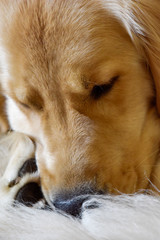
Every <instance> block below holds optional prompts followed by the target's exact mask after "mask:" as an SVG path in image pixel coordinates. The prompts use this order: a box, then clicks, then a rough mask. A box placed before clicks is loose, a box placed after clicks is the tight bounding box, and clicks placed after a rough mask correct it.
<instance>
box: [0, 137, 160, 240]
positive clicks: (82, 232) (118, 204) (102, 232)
mask: <svg viewBox="0 0 160 240" xmlns="http://www.w3.org/2000/svg"><path fill="white" fill-rule="evenodd" d="M22 138H23V137H22V136H21V137H20V136H19V138H17V134H16V133H11V134H8V135H4V136H2V137H1V138H0V160H1V175H2V174H3V171H4V170H5V168H6V166H7V163H8V160H9V159H11V158H12V156H13V150H14V151H15V150H16V149H19V151H20V150H21V151H22V150H23V152H25V149H26V147H27V146H28V142H27V141H24V142H22ZM15 140H16V141H15ZM19 146H21V147H19ZM22 146H23V149H22ZM1 191H2V185H1V187H0V193H1ZM93 206H94V208H93ZM96 206H97V207H96ZM159 225H160V198H159V197H156V196H155V197H153V196H149V195H143V194H137V195H134V196H129V195H121V196H114V197H113V196H107V195H106V196H103V197H102V196H94V197H91V198H90V200H88V201H86V202H85V203H84V204H83V213H82V219H81V220H77V219H73V218H71V217H67V216H64V215H62V214H59V213H57V212H50V211H44V210H38V209H33V208H27V207H22V206H20V207H18V208H13V207H11V206H4V203H3V202H2V201H0V239H2V240H14V239H16V240H21V239H23V240H30V239H34V240H46V239H47V240H58V239H61V240H69V239H74V240H95V239H109V240H115V239H116V240H135V239H136V240H151V239H159V236H160V228H159Z"/></svg>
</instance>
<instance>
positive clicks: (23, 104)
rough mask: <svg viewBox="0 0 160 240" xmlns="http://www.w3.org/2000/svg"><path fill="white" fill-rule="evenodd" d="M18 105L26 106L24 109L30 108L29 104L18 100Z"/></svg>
mask: <svg viewBox="0 0 160 240" xmlns="http://www.w3.org/2000/svg"><path fill="white" fill-rule="evenodd" d="M20 105H21V106H22V107H24V108H26V109H30V106H29V105H27V104H26V103H22V102H20Z"/></svg>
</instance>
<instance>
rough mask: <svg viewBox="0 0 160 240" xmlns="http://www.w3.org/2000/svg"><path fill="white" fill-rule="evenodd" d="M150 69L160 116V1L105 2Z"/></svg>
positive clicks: (128, 0)
mask: <svg viewBox="0 0 160 240" xmlns="http://www.w3.org/2000/svg"><path fill="white" fill-rule="evenodd" d="M105 4H106V5H107V6H106V7H107V8H108V9H109V10H111V11H112V13H113V14H114V15H115V16H116V18H118V20H119V21H120V22H121V23H122V24H123V25H124V26H125V28H126V30H127V32H128V33H129V35H130V37H131V39H132V41H133V43H134V44H135V46H136V47H137V48H138V51H141V52H142V53H144V56H145V57H146V60H147V63H148V65H149V67H150V70H151V73H152V76H153V79H154V83H155V88H156V100H157V109H158V112H159V114H160V0H127V1H126V0H105Z"/></svg>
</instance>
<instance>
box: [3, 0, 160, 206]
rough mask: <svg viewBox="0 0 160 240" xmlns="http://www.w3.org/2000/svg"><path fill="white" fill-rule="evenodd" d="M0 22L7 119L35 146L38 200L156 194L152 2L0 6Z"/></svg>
mask: <svg viewBox="0 0 160 240" xmlns="http://www.w3.org/2000/svg"><path fill="white" fill-rule="evenodd" d="M0 16H1V20H0V29H1V30H0V39H1V41H0V64H1V68H0V69H1V85H2V89H3V90H2V93H3V94H4V95H6V96H7V115H8V119H9V122H10V125H11V127H12V129H14V130H16V131H20V132H23V133H25V134H27V135H29V136H30V137H31V138H32V139H33V140H34V141H35V144H36V158H37V164H38V168H39V172H40V178H41V184H42V189H43V193H44V195H45V196H46V199H47V200H48V202H50V201H52V200H53V199H54V195H55V193H57V192H60V191H62V190H64V189H65V190H66V191H67V190H69V191H70V190H71V189H75V188H76V187H77V186H81V185H86V184H89V185H90V186H91V185H93V186H94V188H96V189H97V190H103V191H106V190H108V191H110V192H111V193H118V192H119V191H120V192H124V193H133V192H135V191H138V190H139V189H147V188H151V186H150V182H152V183H153V184H155V185H156V187H158V188H159V187H160V186H159V184H160V164H159V163H160V160H159V143H160V120H159V116H158V111H157V108H156V100H155V95H157V96H156V99H157V106H158V109H160V107H159V103H160V101H159V97H160V94H159V91H160V87H159V85H160V83H159V76H160V74H159V71H160V70H159V69H158V66H159V61H160V60H159V58H160V46H159V45H160V32H158V31H159V25H160V17H159V16H160V4H159V1H158V0H153V1H149V0H128V1H125V0H90V1H87V0H54V1H49V0H14V1H13V0H1V1H0ZM153 80H154V81H153ZM109 85H110V88H109V90H104V89H106V88H107V87H108V86H109ZM112 85H113V86H112ZM154 86H156V92H155V88H154ZM105 87H106V88H105ZM103 91H104V92H103ZM105 91H106V92H105ZM99 92H100V93H99ZM97 94H100V95H97Z"/></svg>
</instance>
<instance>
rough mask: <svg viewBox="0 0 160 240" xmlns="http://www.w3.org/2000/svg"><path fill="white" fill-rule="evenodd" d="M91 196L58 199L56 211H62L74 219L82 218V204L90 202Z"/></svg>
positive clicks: (56, 200)
mask: <svg viewBox="0 0 160 240" xmlns="http://www.w3.org/2000/svg"><path fill="white" fill-rule="evenodd" d="M88 198H89V195H82V196H77V197H73V198H71V199H62V198H56V199H55V201H54V202H53V205H54V206H55V208H56V209H58V210H61V211H63V212H65V213H67V214H70V215H72V216H74V217H80V216H81V211H82V204H83V202H85V201H86V200H88Z"/></svg>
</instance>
